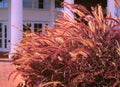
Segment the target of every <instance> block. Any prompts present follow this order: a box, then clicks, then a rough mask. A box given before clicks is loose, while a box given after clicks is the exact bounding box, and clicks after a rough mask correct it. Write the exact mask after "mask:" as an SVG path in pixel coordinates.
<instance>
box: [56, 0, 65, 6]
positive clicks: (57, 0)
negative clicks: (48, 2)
mask: <svg viewBox="0 0 120 87" xmlns="http://www.w3.org/2000/svg"><path fill="white" fill-rule="evenodd" d="M63 1H64V0H55V8H62V5H61V3H62V2H63Z"/></svg>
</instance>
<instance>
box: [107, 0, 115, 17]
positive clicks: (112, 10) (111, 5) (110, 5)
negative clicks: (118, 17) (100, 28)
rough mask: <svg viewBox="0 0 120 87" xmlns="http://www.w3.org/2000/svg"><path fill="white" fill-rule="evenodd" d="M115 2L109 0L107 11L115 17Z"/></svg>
mask: <svg viewBox="0 0 120 87" xmlns="http://www.w3.org/2000/svg"><path fill="white" fill-rule="evenodd" d="M115 11H116V9H115V3H114V0H107V13H110V14H111V16H112V17H113V18H114V17H115Z"/></svg>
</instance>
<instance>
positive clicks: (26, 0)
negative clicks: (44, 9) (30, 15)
mask: <svg viewBox="0 0 120 87" xmlns="http://www.w3.org/2000/svg"><path fill="white" fill-rule="evenodd" d="M23 7H24V8H32V0H23Z"/></svg>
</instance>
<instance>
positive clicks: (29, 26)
mask: <svg viewBox="0 0 120 87" xmlns="http://www.w3.org/2000/svg"><path fill="white" fill-rule="evenodd" d="M30 28H31V23H27V24H23V31H24V32H25V31H31V29H30Z"/></svg>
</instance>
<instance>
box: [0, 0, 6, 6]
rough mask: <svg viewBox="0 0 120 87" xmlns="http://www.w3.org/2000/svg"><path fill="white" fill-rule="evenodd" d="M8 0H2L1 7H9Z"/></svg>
mask: <svg viewBox="0 0 120 87" xmlns="http://www.w3.org/2000/svg"><path fill="white" fill-rule="evenodd" d="M7 7H8V0H0V8H7Z"/></svg>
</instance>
